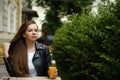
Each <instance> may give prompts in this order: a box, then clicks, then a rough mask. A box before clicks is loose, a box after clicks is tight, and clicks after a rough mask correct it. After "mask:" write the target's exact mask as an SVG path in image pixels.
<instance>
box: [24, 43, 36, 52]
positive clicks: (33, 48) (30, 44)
mask: <svg viewBox="0 0 120 80" xmlns="http://www.w3.org/2000/svg"><path fill="white" fill-rule="evenodd" d="M26 44H27V50H28V51H29V52H32V51H35V42H26Z"/></svg>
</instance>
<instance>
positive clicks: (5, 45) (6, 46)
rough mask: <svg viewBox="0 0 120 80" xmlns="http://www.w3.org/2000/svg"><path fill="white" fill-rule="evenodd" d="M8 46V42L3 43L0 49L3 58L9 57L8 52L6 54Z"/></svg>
mask: <svg viewBox="0 0 120 80" xmlns="http://www.w3.org/2000/svg"><path fill="white" fill-rule="evenodd" d="M9 47H10V43H3V46H2V49H3V56H4V57H5V58H6V57H9V54H8V50H9Z"/></svg>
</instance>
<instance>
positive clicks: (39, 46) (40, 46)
mask: <svg viewBox="0 0 120 80" xmlns="http://www.w3.org/2000/svg"><path fill="white" fill-rule="evenodd" d="M35 47H36V49H43V46H42V44H41V43H38V42H37V41H36V42H35Z"/></svg>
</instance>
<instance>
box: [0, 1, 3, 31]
mask: <svg viewBox="0 0 120 80" xmlns="http://www.w3.org/2000/svg"><path fill="white" fill-rule="evenodd" d="M2 30H3V0H0V31H2Z"/></svg>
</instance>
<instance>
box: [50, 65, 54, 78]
mask: <svg viewBox="0 0 120 80" xmlns="http://www.w3.org/2000/svg"><path fill="white" fill-rule="evenodd" d="M55 72H56V67H55V66H49V78H50V79H54V78H55V77H56V76H55Z"/></svg>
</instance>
